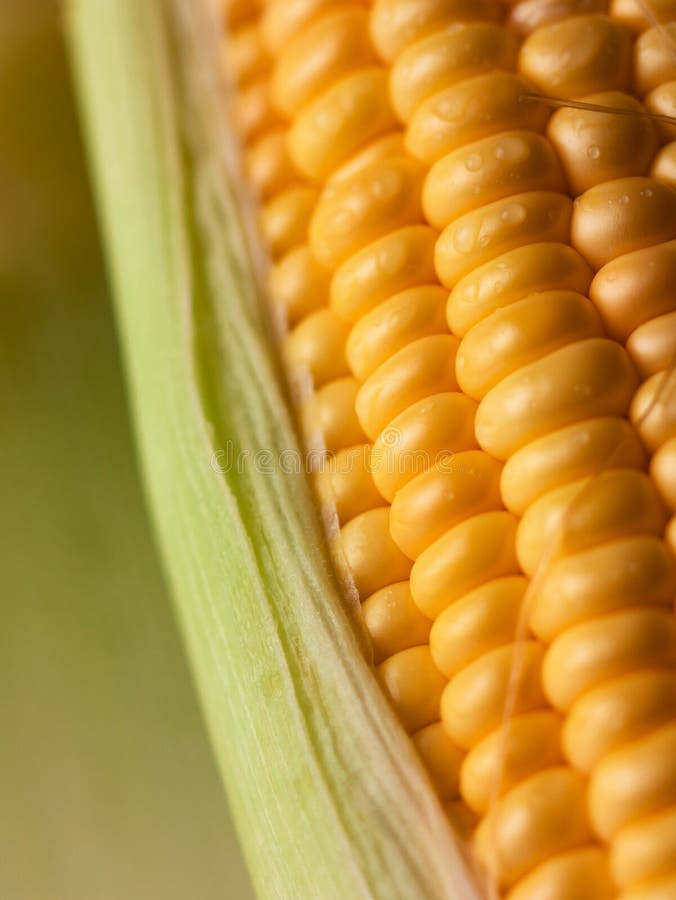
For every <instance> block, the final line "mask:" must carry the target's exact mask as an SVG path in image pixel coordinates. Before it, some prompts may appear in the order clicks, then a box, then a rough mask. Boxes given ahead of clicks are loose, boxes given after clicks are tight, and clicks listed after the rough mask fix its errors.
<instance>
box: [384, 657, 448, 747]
mask: <svg viewBox="0 0 676 900" xmlns="http://www.w3.org/2000/svg"><path fill="white" fill-rule="evenodd" d="M377 672H378V677H379V678H380V680H381V682H382V683H383V685H384V687H385V690H386V692H387V693H388V695H389V696H390V698H391V699H392V703H393V705H394V708H395V709H396V710H397V713H398V714H399V718H400V719H401V723H402V725H403V726H404V728H405V729H406V730H407V731H408V732H409V733H412V732H415V731H418V730H419V729H421V728H424V727H425V726H426V725H432V724H433V723H434V722H436V721H437V720H438V718H439V698H440V696H441V692H442V691H443V689H444V685H445V684H446V680H445V678H444V677H443V676H442V675H441V674H440V672H439V670H438V669H437V668H436V666H435V665H434V663H433V662H432V657H431V656H430V651H429V648H427V647H411V648H409V649H408V650H402V651H401V652H400V653H395V655H394V656H390V658H389V659H386V660H385V662H383V663H381V664H380V665H379V666H378V669H377Z"/></svg>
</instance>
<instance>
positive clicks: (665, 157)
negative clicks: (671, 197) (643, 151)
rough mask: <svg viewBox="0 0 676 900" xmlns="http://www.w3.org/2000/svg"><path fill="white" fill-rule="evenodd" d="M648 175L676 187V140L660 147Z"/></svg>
mask: <svg viewBox="0 0 676 900" xmlns="http://www.w3.org/2000/svg"><path fill="white" fill-rule="evenodd" d="M650 177H651V178H656V179H657V180H658V181H663V182H664V183H665V184H668V185H670V186H671V187H673V188H676V141H672V142H671V143H670V144H667V145H666V147H662V149H661V150H660V152H659V153H658V154H657V156H655V158H654V160H653V164H652V167H651V169H650Z"/></svg>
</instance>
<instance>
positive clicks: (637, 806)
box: [589, 723, 676, 840]
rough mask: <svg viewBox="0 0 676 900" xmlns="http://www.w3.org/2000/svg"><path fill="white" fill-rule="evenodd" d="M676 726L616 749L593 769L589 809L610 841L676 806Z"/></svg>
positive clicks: (604, 836) (597, 825) (598, 827)
mask: <svg viewBox="0 0 676 900" xmlns="http://www.w3.org/2000/svg"><path fill="white" fill-rule="evenodd" d="M674 758H676V725H674V724H673V723H672V724H671V725H667V726H665V727H664V728H661V729H660V730H659V731H656V732H653V733H652V734H650V735H648V736H647V737H644V738H641V740H638V741H634V742H633V743H632V744H629V745H628V746H627V747H622V748H621V749H619V750H615V751H614V752H613V753H610V754H609V755H608V756H606V757H605V759H603V760H602V761H601V762H600V763H599V764H598V766H597V767H596V769H595V770H594V771H593V772H592V775H591V779H590V782H589V808H590V811H591V815H592V818H593V820H594V823H595V826H596V828H597V829H598V831H599V832H600V834H601V836H602V837H603V838H605V839H606V840H609V839H610V838H612V837H614V836H615V835H616V834H617V833H618V831H620V829H622V828H625V827H626V826H627V825H629V824H631V823H633V822H636V821H637V820H638V819H641V818H643V817H644V816H649V815H652V814H653V813H657V812H660V811H661V810H663V809H668V808H669V807H673V806H676V774H675V773H674Z"/></svg>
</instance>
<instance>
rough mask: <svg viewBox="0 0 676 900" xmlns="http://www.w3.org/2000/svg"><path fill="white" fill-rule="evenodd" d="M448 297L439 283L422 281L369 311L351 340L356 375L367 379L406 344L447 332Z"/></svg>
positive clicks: (350, 353) (349, 348)
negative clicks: (426, 283)
mask: <svg viewBox="0 0 676 900" xmlns="http://www.w3.org/2000/svg"><path fill="white" fill-rule="evenodd" d="M447 297H448V294H447V292H446V291H445V290H444V289H443V288H442V287H439V286H438V285H421V286H420V287H415V288H409V289H408V290H407V291H401V293H399V294H395V295H394V297H391V298H390V299H389V300H386V301H385V302H384V303H381V304H380V305H379V306H378V307H376V309H374V310H372V311H371V312H370V313H368V314H367V315H365V316H364V318H363V319H361V320H360V321H359V322H358V323H357V324H356V325H355V326H354V328H353V329H352V331H351V332H350V336H349V338H348V341H347V350H346V352H347V359H348V362H349V364H350V369H351V370H352V372H353V373H354V375H355V376H356V377H357V378H358V379H359V380H360V381H365V380H366V379H367V378H368V377H369V375H371V374H372V373H373V372H375V370H376V369H377V368H378V366H380V365H382V363H384V362H385V361H386V360H387V359H389V358H390V357H391V356H393V355H394V354H395V353H396V352H397V351H398V350H401V349H402V348H403V347H405V346H406V344H410V343H411V342H412V341H415V340H418V339H419V338H423V337H428V336H429V335H432V334H445V333H446V332H447V328H446V300H447Z"/></svg>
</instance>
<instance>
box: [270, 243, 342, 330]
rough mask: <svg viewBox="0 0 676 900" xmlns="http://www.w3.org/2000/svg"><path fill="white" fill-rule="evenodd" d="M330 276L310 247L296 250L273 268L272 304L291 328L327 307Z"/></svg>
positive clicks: (271, 277)
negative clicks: (316, 311)
mask: <svg viewBox="0 0 676 900" xmlns="http://www.w3.org/2000/svg"><path fill="white" fill-rule="evenodd" d="M329 282H330V273H329V271H328V269H325V268H324V267H323V266H320V265H319V263H318V262H317V260H316V259H315V258H314V256H313V255H312V253H311V251H310V248H309V247H308V246H307V245H303V246H300V247H296V248H295V249H294V250H291V251H290V252H289V253H287V254H286V256H284V258H283V259H281V260H280V261H279V262H278V263H277V264H276V265H275V266H273V268H272V270H271V272H270V276H269V280H268V290H269V292H270V299H271V301H272V303H273V304H274V305H275V306H276V307H277V308H278V309H280V310H281V311H282V312H283V314H284V317H285V319H286V320H287V322H288V323H289V325H295V324H296V322H299V321H300V320H301V319H303V318H304V317H305V316H307V315H308V314H309V313H311V312H313V311H314V310H316V309H318V308H319V307H321V306H324V304H325V303H326V298H327V296H328V294H329Z"/></svg>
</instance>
